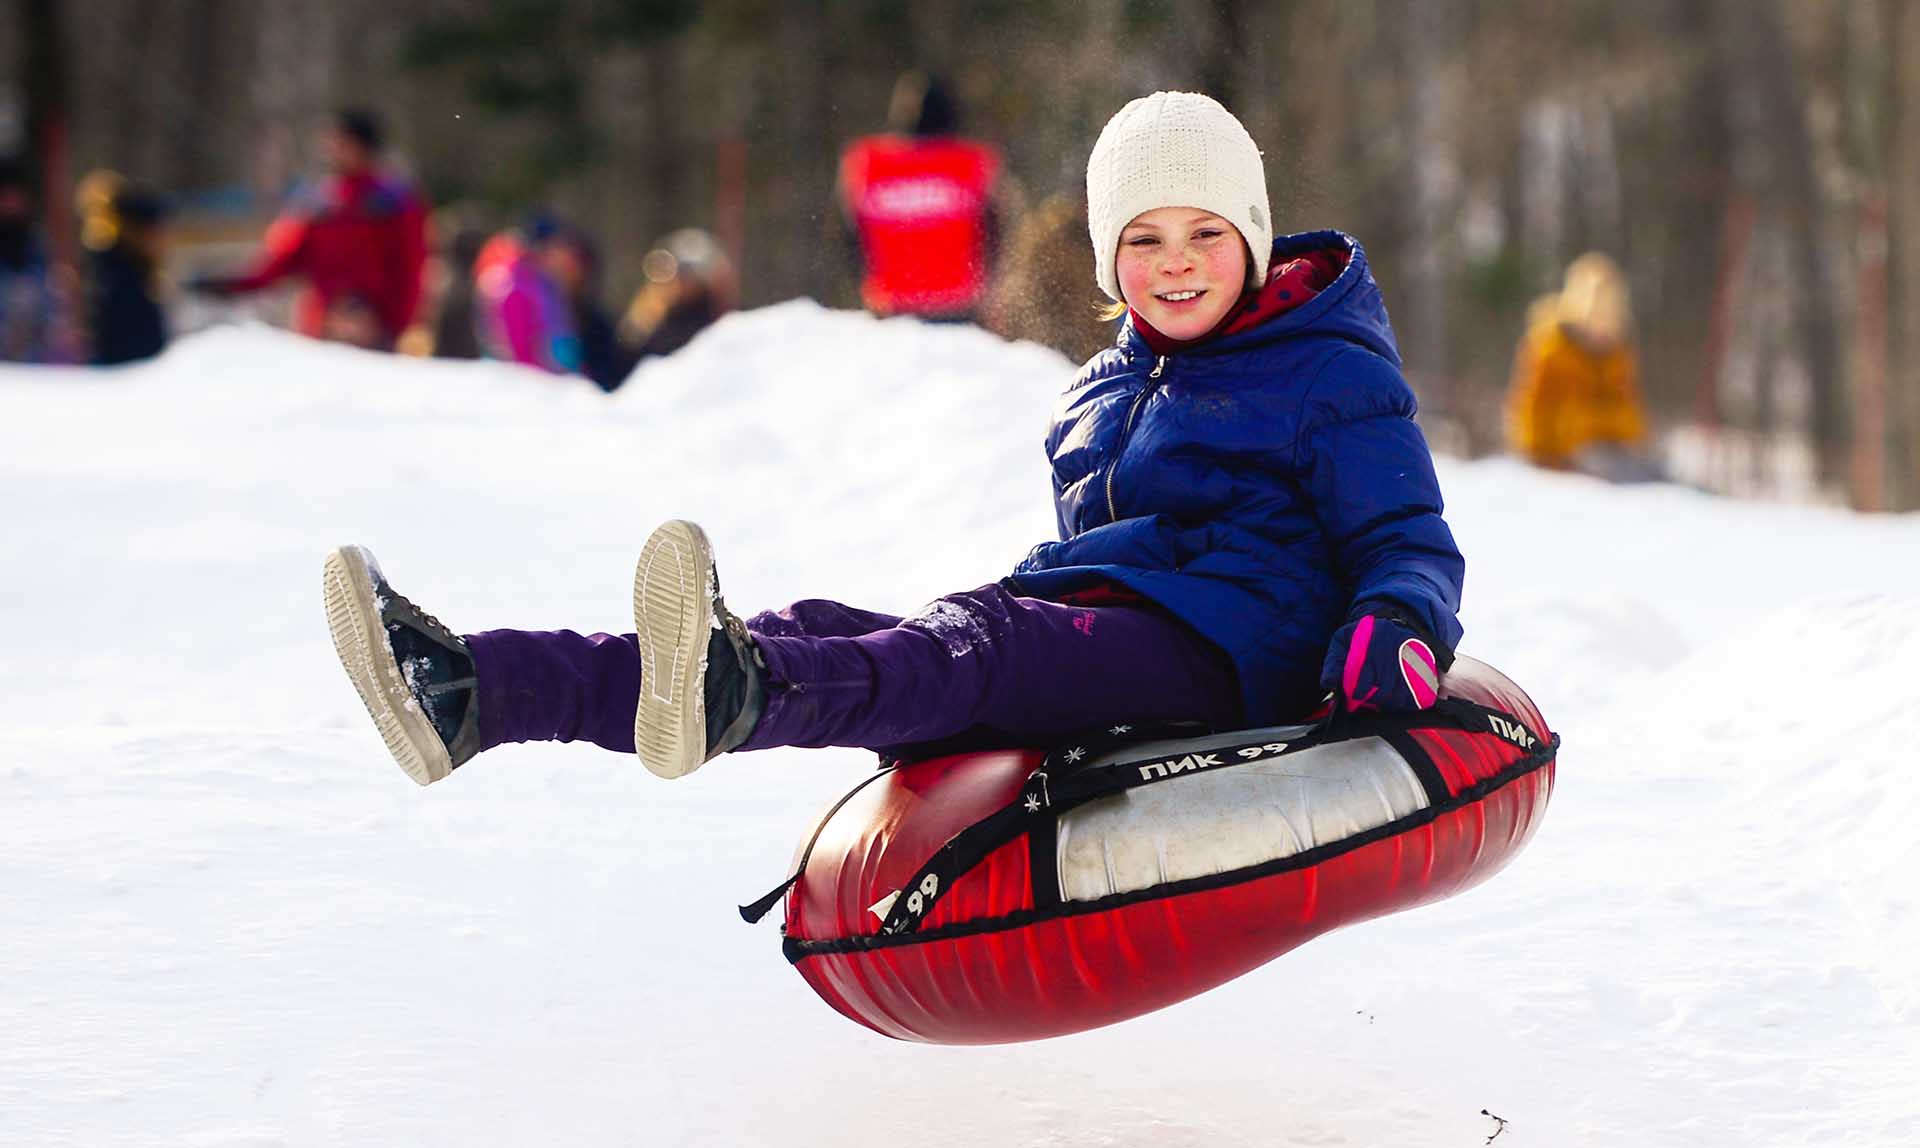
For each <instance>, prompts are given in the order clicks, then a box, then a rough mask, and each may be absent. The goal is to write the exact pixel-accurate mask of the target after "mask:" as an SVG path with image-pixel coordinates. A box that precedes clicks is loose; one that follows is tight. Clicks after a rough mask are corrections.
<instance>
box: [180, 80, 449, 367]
mask: <svg viewBox="0 0 1920 1148" xmlns="http://www.w3.org/2000/svg"><path fill="white" fill-rule="evenodd" d="M383 142H384V133H383V131H382V129H381V125H380V121H379V120H378V119H377V118H376V117H375V116H374V115H373V114H372V113H371V112H366V111H359V110H347V111H342V112H340V113H338V114H337V115H336V116H335V117H334V120H333V124H332V126H331V127H330V128H329V129H328V131H327V133H326V135H325V137H324V140H323V143H322V147H323V150H324V152H325V154H326V161H327V168H328V174H327V177H326V178H325V179H323V180H321V181H319V182H317V183H314V184H311V185H307V186H303V187H301V188H300V189H298V190H296V191H295V193H294V195H293V197H292V199H291V201H290V203H289V206H288V207H287V209H286V210H285V211H284V212H283V213H282V214H281V216H280V218H278V219H276V220H274V222H273V225H272V226H271V227H269V228H268V229H267V234H266V238H265V240H264V241H263V244H262V250H261V252H260V255H259V256H258V258H256V260H255V261H254V262H253V264H252V265H251V266H249V267H248V268H247V269H246V270H244V271H242V272H241V273H240V274H238V275H233V276H227V277H216V278H206V279H200V280H196V281H195V282H194V283H193V284H192V286H193V287H194V288H195V289H196V290H201V291H206V292H209V293H212V294H216V295H239V294H245V293H248V292H252V291H258V290H260V289H262V288H265V287H270V286H272V285H273V284H275V283H278V282H280V281H281V280H283V279H287V278H290V277H291V278H299V279H303V280H305V287H304V289H303V290H302V291H301V293H300V296H299V299H298V300H297V301H296V303H295V305H294V321H293V325H294V329H295V330H297V331H299V332H300V333H301V334H304V335H311V336H314V337H315V338H327V337H328V335H327V332H328V330H329V329H333V330H336V331H342V330H348V329H351V330H352V331H353V332H355V333H356V334H358V333H361V332H362V328H363V324H360V323H357V322H356V323H353V324H341V323H330V322H329V314H330V313H331V312H332V311H333V310H334V308H335V306H336V304H339V303H340V302H341V301H342V300H346V299H348V298H350V297H358V299H359V300H361V304H357V305H349V306H348V310H349V311H351V310H353V309H354V307H356V306H360V305H364V306H365V307H368V308H371V310H372V312H373V315H374V317H375V321H376V324H377V327H378V332H377V335H376V336H375V337H374V342H373V345H375V346H379V347H383V348H391V347H393V345H394V344H395V342H396V341H397V340H398V339H399V337H400V334H401V332H403V331H405V330H406V329H407V327H408V326H409V325H411V324H412V322H413V318H414V314H415V312H416V311H417V310H418V308H419V306H420V288H421V273H422V270H423V268H424V265H425V263H426V257H427V209H426V204H425V202H424V201H423V200H422V198H421V196H420V194H419V192H418V191H417V190H416V189H415V188H414V186H413V183H412V182H411V181H410V180H408V179H406V178H405V177H403V176H401V175H399V174H398V173H396V172H392V171H389V170H386V169H384V168H383V167H382V166H381V165H380V162H379V161H380V153H381V147H382V145H383Z"/></svg>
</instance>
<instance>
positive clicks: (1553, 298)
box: [1507, 254, 1647, 470]
mask: <svg viewBox="0 0 1920 1148" xmlns="http://www.w3.org/2000/svg"><path fill="white" fill-rule="evenodd" d="M1528 320H1529V322H1528V330H1527V333H1526V335H1525V336H1524V337H1523V338H1522V339H1521V341H1520V347H1519V351H1518V354H1517V355H1516V356H1515V360H1514V368H1513V382H1512V386H1511V389H1510V391H1509V393H1508V404H1507V438H1508V442H1509V444H1510V445H1511V446H1512V448H1513V449H1514V450H1515V451H1516V452H1517V453H1519V454H1521V455H1523V456H1525V457H1526V458H1527V459H1528V460H1529V461H1531V462H1533V463H1535V464H1536V465H1539V466H1544V467H1551V468H1554V469H1560V470H1565V469H1572V468H1574V467H1575V466H1576V465H1577V464H1578V463H1579V461H1580V458H1581V456H1582V455H1586V454H1590V453H1593V452H1594V450H1595V449H1596V448H1599V449H1601V450H1603V451H1604V450H1609V449H1610V450H1612V451H1614V452H1618V453H1625V454H1630V455H1631V454H1637V453H1638V450H1639V448H1640V447H1641V446H1642V445H1643V444H1644V442H1645V440H1646V437H1647V428H1646V416H1645V413H1644V411H1643V409H1642V407H1641V403H1640V389H1639V364H1638V362H1637V360H1636V358H1635V356H1634V351H1633V341H1632V317H1631V313H1630V311H1629V307H1628V298H1627V289H1626V284H1625V282H1624V281H1623V279H1622V278H1621V275H1620V269H1619V268H1618V267H1617V266H1615V265H1614V262H1613V261H1612V260H1611V259H1608V258H1607V257H1606V256H1604V255H1600V254H1587V255H1582V256H1581V257H1580V258H1578V259H1576V260H1574V261H1573V263H1572V264H1570V265H1569V266H1568V267H1567V278H1566V286H1565V288H1564V289H1563V290H1562V291H1561V292H1560V293H1559V294H1557V295H1550V296H1548V297H1546V298H1544V299H1542V300H1540V301H1539V302H1537V303H1535V304H1534V307H1533V309H1532V311H1531V312H1530V313H1529V315H1528Z"/></svg>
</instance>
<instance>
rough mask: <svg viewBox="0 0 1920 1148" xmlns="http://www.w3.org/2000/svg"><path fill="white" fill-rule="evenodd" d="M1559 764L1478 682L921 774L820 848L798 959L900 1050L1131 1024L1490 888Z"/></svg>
mask: <svg viewBox="0 0 1920 1148" xmlns="http://www.w3.org/2000/svg"><path fill="white" fill-rule="evenodd" d="M1129 737H1131V738H1132V740H1131V741H1128V740H1126V739H1128V738H1129ZM1558 745H1559V738H1558V737H1556V736H1555V735H1554V734H1552V733H1551V732H1550V731H1549V730H1548V729H1547V727H1546V723H1545V722H1544V721H1543V720H1542V719H1541V717H1540V713H1539V711H1538V710H1537V709H1535V708H1534V705H1533V703H1532V702H1531V701H1529V700H1528V698H1527V696H1526V695H1525V694H1524V693H1522V692H1521V691H1520V689H1519V688H1518V687H1517V686H1515V685H1514V684H1513V683H1512V682H1511V681H1509V680H1507V678H1505V677H1504V676H1502V675H1501V674H1500V673H1499V672H1497V671H1495V670H1494V669H1492V668H1491V667H1489V666H1487V665H1485V664H1483V663H1480V662H1476V661H1473V660H1472V659H1469V658H1460V659H1458V660H1457V661H1456V662H1455V663H1454V666H1453V669H1452V670H1451V671H1450V672H1449V673H1448V674H1447V675H1446V677H1445V679H1444V680H1443V685H1442V693H1441V701H1440V703H1439V704H1438V705H1436V706H1435V707H1434V708H1433V709H1431V710H1428V711H1425V712H1422V713H1420V714H1417V715H1393V716H1377V717H1372V716H1370V717H1367V718H1350V719H1346V720H1345V721H1344V722H1342V723H1339V724H1338V725H1337V726H1334V727H1329V726H1328V725H1326V724H1324V723H1323V724H1320V725H1299V726H1281V727H1274V728H1270V729H1260V730H1250V731H1241V732H1237V733H1226V734H1210V735H1205V736H1193V735H1191V734H1190V733H1189V734H1185V735H1183V736H1178V737H1174V738H1158V739H1156V740H1151V741H1141V740H1139V738H1138V734H1137V733H1136V731H1132V730H1130V729H1128V728H1127V727H1124V726H1122V727H1116V728H1115V729H1114V730H1113V731H1109V733H1108V734H1106V735H1102V737H1101V738H1099V739H1090V740H1088V741H1087V742H1085V743H1083V744H1078V745H1068V746H1061V747H1059V748H1057V749H1055V750H1054V751H1053V752H1052V753H1050V754H1042V753H1039V752H1033V751H1003V752H989V753H968V754H960V755H956V756H952V757H943V758H938V759H935V760H931V761H923V762H918V763H914V764H911V765H904V766H901V767H898V768H896V769H892V770H889V771H886V772H884V773H881V774H877V775H876V776H875V777H873V778H870V779H868V782H866V783H862V785H861V786H860V787H858V788H856V789H855V790H854V792H852V793H850V794H848V795H847V796H846V797H845V798H842V799H841V802H840V804H838V805H836V806H835V807H834V808H833V809H832V810H830V811H829V812H828V813H827V815H826V817H825V818H824V819H823V820H822V822H821V824H820V825H819V827H818V828H817V830H816V831H815V835H814V837H813V838H812V840H811V841H810V842H808V844H807V846H806V848H805V849H804V850H803V853H802V857H801V861H800V865H799V874H798V876H797V877H796V878H795V881H794V883H793V885H792V887H791V890H790V891H789V892H788V894H787V908H786V929H785V934H786V936H785V942H784V944H785V949H786V954H787V957H788V959H789V960H791V961H792V962H793V963H794V965H795V966H796V967H797V968H799V970H800V973H801V975H802V976H804V977H805V978H806V980H807V983H808V984H810V985H812V986H813V988H814V991H816V992H818V993H819V994H820V996H821V997H822V998H823V999H825V1000H826V1002H827V1003H828V1004H830V1005H832V1006H833V1007H834V1008H836V1009H838V1010H840V1011H841V1012H842V1013H845V1014H846V1015H847V1016H849V1017H851V1018H852V1019H854V1020H856V1021H858V1022H860V1023H861V1024H863V1025H866V1026H867V1027H868V1028H871V1029H873V1030H874V1031H876V1032H879V1033H883V1034H885V1035H887V1036H892V1037H898V1038H900V1039H902V1040H920V1041H928V1042H931V1043H936V1044H992V1043H999V1042H1004V1041H1017V1040H1036V1039H1039V1038H1042V1037H1049V1036H1059V1035H1062V1034H1064V1033H1070V1032H1080V1031H1082V1030H1085V1029H1090V1028H1097V1027H1099V1026H1101V1025H1106V1024H1112V1023H1114V1022H1115V1021H1120V1020H1125V1019H1127V1018H1129V1017H1134V1016H1139V1015H1140V1014H1142V1013H1146V1012H1151V1011H1153V1010H1154V1009H1157V1008H1162V1007H1164V1006H1166V1005H1170V1004H1173V1003H1174V1002H1176V1001H1181V1000H1185V999H1186V998H1188V997H1190V996H1193V995H1195V994H1197V993H1201V992H1204V991H1206V990H1207V989H1210V988H1212V987H1214V986H1215V985H1219V984H1222V983H1224V982H1226V981H1229V980H1231V979H1233V978H1234V977H1237V976H1239V975H1241V974H1242V973H1245V972H1247V971H1249V970H1251V969H1253V968H1256V967H1258V966H1260V965H1262V964H1265V963H1266V962H1267V961H1270V960H1272V959H1273V958H1274V957H1277V956H1279V955H1280V954H1282V953H1285V952H1287V951H1289V950H1291V949H1293V948H1295V947H1296V946H1299V945H1301V944H1303V943H1305V942H1306V941H1309V940H1311V939H1312V938H1314V937H1317V936H1319V935H1320V934H1322V933H1325V932H1329V931H1331V930H1333V929H1336V928H1339V927H1340V926H1342V925H1346V924H1351V923H1352V922H1355V921H1361V920H1365V919H1367V918H1369V917H1378V916H1382V915H1384V914H1387V913H1392V912H1397V911H1399V910H1401V909H1407V908H1411V907H1413V906H1415V905H1419V904H1424V903H1426V902H1429V901H1436V900H1439V899H1440V898H1443V897H1446V896H1450V895H1451V894H1454V893H1457V892H1460V891H1461V890H1463V889H1465V888H1467V887H1469V886H1471V885H1473V884H1475V883H1477V882H1479V881H1481V880H1484V879H1485V878H1486V877H1488V876H1490V875H1491V874H1493V873H1494V872H1495V871H1497V870H1498V869H1499V868H1500V867H1501V866H1502V865H1504V864H1506V863H1507V861H1508V860H1509V859H1510V858H1512V857H1513V855H1514V854H1516V853H1518V852H1519V851H1520V848H1521V847H1522V846H1523V845H1525V844H1526V842H1527V840H1528V838H1530V837H1531V836H1532V835H1533V831H1534V828H1535V826H1536V825H1538V824H1539V821H1540V818H1541V816H1542V815H1543V814H1544V813H1545V811H1546V806H1547V798H1548V795H1549V793H1550V791H1551V790H1552V788H1553V761H1554V752H1555V750H1556V749H1557V748H1558ZM776 895H777V894H776ZM770 903H771V902H770V900H769V901H763V902H762V905H763V906H767V905H770Z"/></svg>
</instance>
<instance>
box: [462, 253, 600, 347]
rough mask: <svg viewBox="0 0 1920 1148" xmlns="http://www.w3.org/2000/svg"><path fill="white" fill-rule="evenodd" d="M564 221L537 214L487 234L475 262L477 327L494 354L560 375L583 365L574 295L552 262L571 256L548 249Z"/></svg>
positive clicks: (556, 262) (481, 341) (476, 329)
mask: <svg viewBox="0 0 1920 1148" xmlns="http://www.w3.org/2000/svg"><path fill="white" fill-rule="evenodd" d="M565 230H566V228H565V225H564V224H562V223H560V222H559V221H558V220H557V219H554V218H553V217H552V216H548V215H536V216H534V217H533V218H531V219H529V220H528V221H527V222H526V224H524V225H523V226H521V227H518V228H513V229H510V230H507V231H503V232H501V233H500V234H498V235H496V236H494V237H493V238H492V239H489V240H487V242H486V244H485V245H484V246H483V247H482V248H481V249H480V254H479V255H478V256H477V257H476V258H475V260H474V265H473V316H474V331H475V334H476V335H477V336H478V339H479V343H480V351H481V353H482V354H483V355H484V356H486V357H487V358H489V359H499V360H501V361H503V362H509V363H524V364H526V365H527V366H530V367H538V368H540V369H541V370H543V371H547V372H550V373H552V374H556V375H572V374H579V373H581V371H582V367H583V362H584V358H583V355H582V347H581V338H580V330H579V327H578V325H577V324H576V322H575V318H574V308H573V301H572V299H571V298H569V296H568V293H567V290H566V288H565V287H563V285H562V283H561V279H560V278H559V277H557V276H555V275H554V274H553V272H552V267H553V266H555V265H558V264H560V263H562V262H565V261H567V257H565V256H556V255H553V254H552V253H551V251H550V250H549V249H550V248H551V247H552V246H554V245H556V244H557V243H559V242H562V241H561V240H560V239H559V237H560V236H561V234H562V233H563V232H564V231H565Z"/></svg>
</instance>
